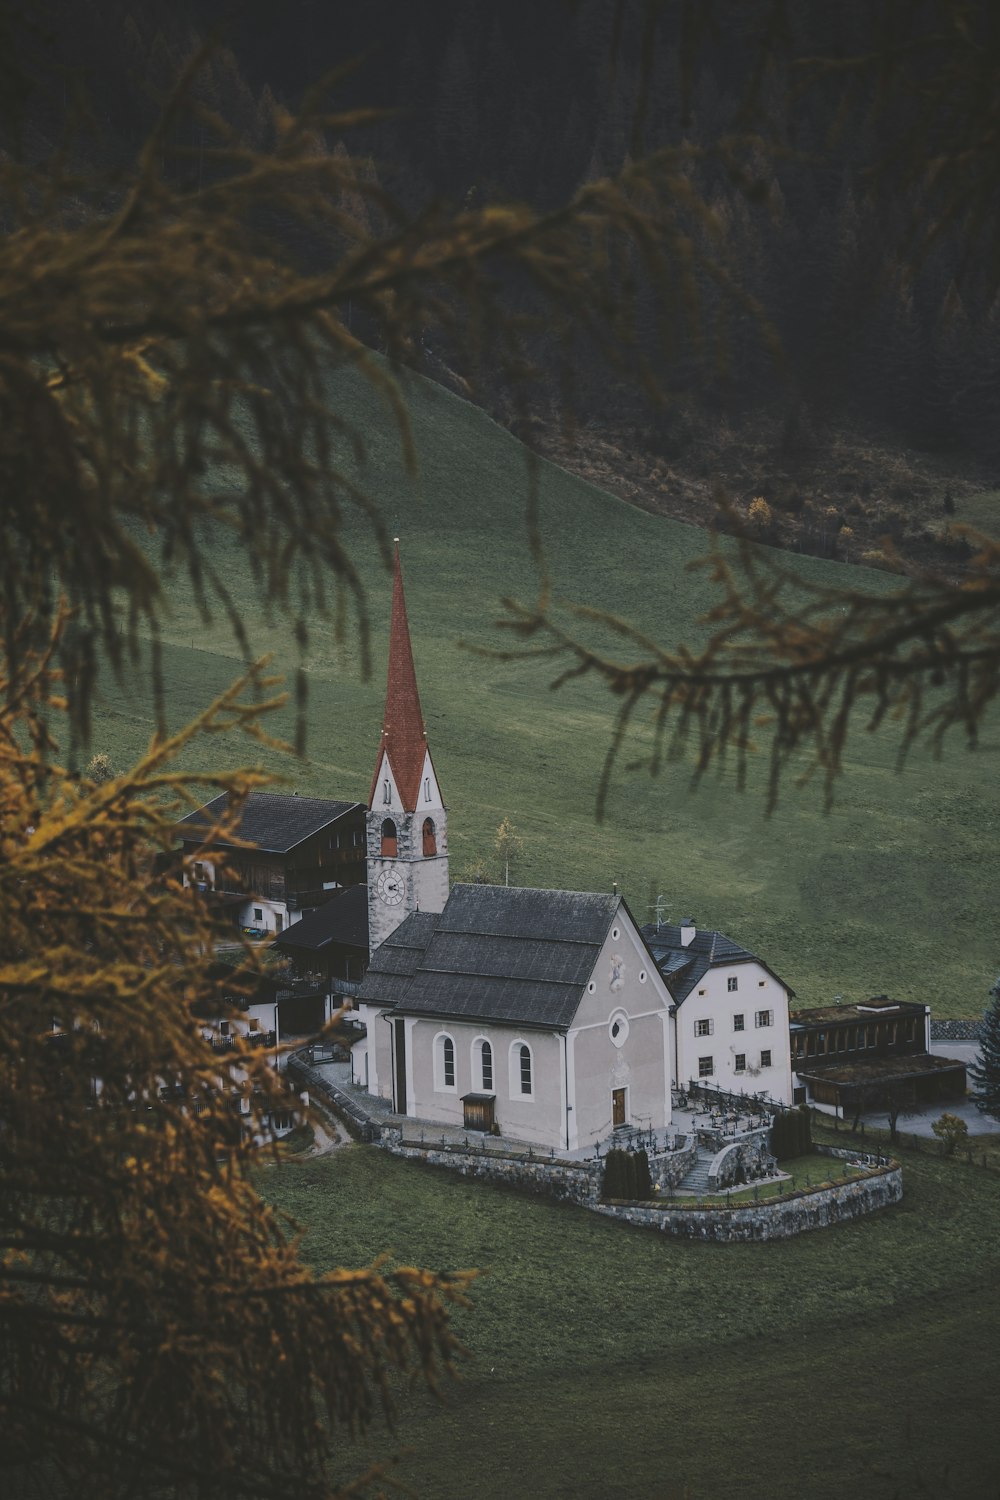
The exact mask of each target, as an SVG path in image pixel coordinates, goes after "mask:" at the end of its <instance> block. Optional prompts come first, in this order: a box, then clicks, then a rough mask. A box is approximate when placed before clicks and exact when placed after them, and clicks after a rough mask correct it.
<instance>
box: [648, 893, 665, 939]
mask: <svg viewBox="0 0 1000 1500" xmlns="http://www.w3.org/2000/svg"><path fill="white" fill-rule="evenodd" d="M666 899H667V898H666V896H664V894H663V892H662V891H661V892H660V894H659V895H658V896H657V898H656V905H655V906H651V907H650V908H649V910H650V911H655V912H656V930H657V932H659V930H660V928H661V927H662V926H663V911H664V906H665V903H666ZM666 909H667V911H669V910H670V908H669V906H667V907H666Z"/></svg>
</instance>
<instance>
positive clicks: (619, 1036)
mask: <svg viewBox="0 0 1000 1500" xmlns="http://www.w3.org/2000/svg"><path fill="white" fill-rule="evenodd" d="M608 1036H609V1037H610V1038H611V1040H612V1042H613V1043H614V1045H615V1046H616V1047H624V1045H625V1043H626V1042H627V1041H628V1016H627V1015H626V1014H625V1012H624V1011H621V1010H618V1011H615V1013H614V1015H613V1016H612V1017H611V1020H610V1021H609V1022H608Z"/></svg>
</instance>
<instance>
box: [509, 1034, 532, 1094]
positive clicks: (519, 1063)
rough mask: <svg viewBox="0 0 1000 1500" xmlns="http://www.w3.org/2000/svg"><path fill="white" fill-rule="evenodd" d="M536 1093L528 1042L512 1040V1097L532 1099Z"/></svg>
mask: <svg viewBox="0 0 1000 1500" xmlns="http://www.w3.org/2000/svg"><path fill="white" fill-rule="evenodd" d="M533 1095H534V1068H533V1064H532V1057H531V1048H530V1047H529V1046H528V1044H527V1042H512V1043H511V1048H510V1097H511V1098H512V1099H530V1098H532V1097H533Z"/></svg>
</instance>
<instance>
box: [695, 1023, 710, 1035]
mask: <svg viewBox="0 0 1000 1500" xmlns="http://www.w3.org/2000/svg"><path fill="white" fill-rule="evenodd" d="M714 1030H715V1023H714V1022H713V1021H710V1020H709V1021H704V1020H702V1021H695V1023H694V1034H695V1036H711V1035H712V1033H713V1031H714Z"/></svg>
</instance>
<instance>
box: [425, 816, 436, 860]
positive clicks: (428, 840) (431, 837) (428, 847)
mask: <svg viewBox="0 0 1000 1500" xmlns="http://www.w3.org/2000/svg"><path fill="white" fill-rule="evenodd" d="M437 852H438V845H437V834H436V833H435V832H434V824H433V823H432V822H431V820H430V818H425V819H424V856H425V857H427V856H429V855H431V854H436V853H437Z"/></svg>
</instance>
